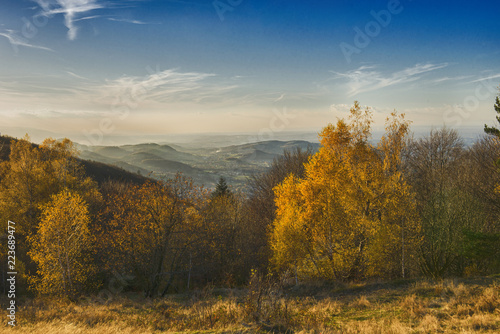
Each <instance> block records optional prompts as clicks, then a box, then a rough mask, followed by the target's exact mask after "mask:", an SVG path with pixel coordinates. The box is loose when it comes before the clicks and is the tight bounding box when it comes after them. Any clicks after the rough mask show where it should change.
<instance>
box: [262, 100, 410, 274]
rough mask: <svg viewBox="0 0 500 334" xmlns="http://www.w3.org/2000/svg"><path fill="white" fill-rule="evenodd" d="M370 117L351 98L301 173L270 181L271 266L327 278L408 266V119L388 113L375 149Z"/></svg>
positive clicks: (401, 269) (389, 271)
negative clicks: (273, 212)
mask: <svg viewBox="0 0 500 334" xmlns="http://www.w3.org/2000/svg"><path fill="white" fill-rule="evenodd" d="M371 123H372V119H371V112H370V111H369V109H366V110H362V109H361V107H360V106H359V104H358V103H357V102H356V103H355V104H354V106H353V108H352V109H351V116H350V119H349V121H345V120H339V121H338V122H337V124H336V125H335V126H334V125H331V124H330V125H328V126H327V127H325V128H324V129H323V131H322V132H321V134H320V138H321V148H320V150H319V152H318V153H316V154H315V155H314V156H313V157H312V158H311V159H310V160H309V162H308V163H307V164H306V165H305V177H304V179H302V180H300V179H297V178H296V177H295V176H294V175H290V176H288V177H287V179H285V181H284V182H283V183H282V184H280V185H278V186H277V187H276V189H275V194H276V206H277V217H276V220H275V222H274V227H273V231H272V235H271V245H272V249H273V254H274V256H273V262H274V264H275V266H276V267H277V268H280V269H282V270H283V269H290V270H295V271H297V272H298V274H299V275H301V276H306V277H311V276H316V277H323V278H329V279H351V278H360V277H365V276H385V277H393V276H401V275H404V272H405V270H408V269H404V268H405V266H404V264H403V263H404V261H406V268H411V265H410V264H412V262H413V261H412V260H413V256H414V249H415V245H416V244H417V243H418V222H417V219H416V216H415V214H414V213H415V207H414V201H413V197H412V194H411V192H410V189H409V186H408V185H407V183H406V181H405V180H404V177H403V175H402V171H401V166H400V165H401V161H400V159H401V151H402V149H403V148H404V144H405V141H404V138H405V136H406V133H407V130H408V123H407V122H406V121H405V120H404V118H403V116H397V115H396V114H393V115H392V118H391V119H389V120H388V126H387V131H386V135H385V136H384V137H383V138H382V140H381V142H380V144H379V147H378V148H375V147H374V146H372V145H371V144H370V141H369V138H370V128H371ZM405 252H406V259H405V260H403V259H404V258H403V254H405Z"/></svg>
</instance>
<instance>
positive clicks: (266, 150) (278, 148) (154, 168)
mask: <svg viewBox="0 0 500 334" xmlns="http://www.w3.org/2000/svg"><path fill="white" fill-rule="evenodd" d="M296 147H300V148H302V149H304V150H305V149H307V148H308V147H311V148H312V149H313V150H314V151H316V150H317V149H318V148H319V144H318V143H311V142H308V141H304V140H294V141H278V140H271V141H263V142H256V143H250V144H242V145H230V146H221V147H213V146H212V145H210V146H209V147H197V148H194V147H192V145H186V146H183V145H182V144H156V143H147V144H137V145H123V146H86V145H78V148H79V150H80V158H82V159H85V160H90V161H97V162H101V163H105V164H110V165H114V166H117V167H120V168H123V169H124V170H126V171H129V172H133V173H138V174H141V175H145V176H146V175H150V176H152V177H154V178H171V177H174V176H175V174H176V173H177V172H182V173H183V174H184V175H185V176H188V177H190V178H192V179H193V180H194V181H195V182H196V183H198V184H203V185H205V186H206V187H208V188H212V187H213V186H214V185H215V184H216V183H217V181H218V179H219V177H220V176H223V177H225V178H226V180H227V182H228V183H229V184H231V185H233V186H234V187H236V188H240V189H241V188H244V186H245V184H246V181H247V180H248V178H249V177H250V176H251V175H253V174H256V173H260V172H263V171H265V170H266V169H267V168H268V167H269V166H270V165H271V164H272V162H273V160H274V159H275V158H276V157H277V156H279V155H281V154H283V151H284V150H285V149H288V150H292V149H294V148H296Z"/></svg>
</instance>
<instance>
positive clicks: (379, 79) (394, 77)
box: [332, 63, 448, 96]
mask: <svg viewBox="0 0 500 334" xmlns="http://www.w3.org/2000/svg"><path fill="white" fill-rule="evenodd" d="M446 66H448V63H442V64H417V65H415V66H413V67H408V68H405V69H404V70H401V71H397V72H393V73H391V74H389V75H384V74H382V73H381V72H380V71H377V70H376V67H375V66H361V67H359V68H358V69H356V70H352V71H348V72H345V73H341V72H334V71H332V73H334V74H336V77H335V79H338V78H342V79H347V80H348V83H347V85H348V87H349V92H348V95H349V96H353V95H356V94H359V93H363V92H369V91H374V90H378V89H381V88H385V87H389V86H393V85H396V84H403V83H407V82H412V81H416V80H418V79H420V78H421V77H420V76H419V75H420V74H423V73H427V72H430V71H434V70H437V69H440V68H444V67H446Z"/></svg>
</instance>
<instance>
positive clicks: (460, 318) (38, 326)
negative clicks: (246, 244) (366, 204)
mask: <svg viewBox="0 0 500 334" xmlns="http://www.w3.org/2000/svg"><path fill="white" fill-rule="evenodd" d="M20 304H21V307H20V308H19V309H18V311H17V317H18V323H17V326H16V327H15V328H13V329H11V328H9V329H6V328H5V327H4V329H3V331H2V332H11V331H12V332H16V333H61V334H66V333H68V334H78V333H92V334H94V333H95V334H111V333H177V332H182V333H271V332H272V333H498V332H499V331H500V277H499V276H493V277H483V278H476V279H455V280H443V281H427V280H406V281H405V280H401V281H392V282H373V283H359V284H355V283H351V284H340V283H338V284H333V283H332V284H325V283H321V284H320V283H317V284H315V283H314V282H313V283H307V284H299V285H298V286H295V285H290V286H287V287H283V286H282V285H280V284H271V283H269V282H265V281H256V282H251V283H250V285H249V287H248V288H245V289H217V288H210V287H209V288H205V289H204V290H200V291H194V292H190V293H184V294H173V295H169V296H167V297H166V298H162V299H146V298H143V297H142V295H140V294H134V293H128V294H123V295H120V296H113V297H112V298H109V299H108V301H107V302H105V303H104V302H103V301H102V299H101V300H100V299H98V298H96V297H93V298H92V297H90V298H85V299H81V300H79V301H77V302H71V301H69V300H68V301H64V300H60V299H54V298H47V299H45V298H36V299H25V300H20ZM9 327H10V326H9Z"/></svg>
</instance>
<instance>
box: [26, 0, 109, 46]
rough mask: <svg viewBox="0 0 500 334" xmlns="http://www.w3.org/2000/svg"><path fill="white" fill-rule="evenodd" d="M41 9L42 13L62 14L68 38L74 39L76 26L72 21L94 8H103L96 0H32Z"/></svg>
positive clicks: (46, 14) (76, 30) (47, 14)
mask: <svg viewBox="0 0 500 334" xmlns="http://www.w3.org/2000/svg"><path fill="white" fill-rule="evenodd" d="M33 1H34V2H36V3H37V4H38V5H39V6H40V7H41V9H42V15H45V16H52V15H56V14H63V15H64V25H65V26H66V27H67V28H68V38H69V39H70V40H74V39H76V36H77V33H78V27H77V26H75V24H74V22H75V21H77V20H78V19H77V16H78V15H81V14H83V13H87V12H90V11H93V10H96V9H101V8H105V6H104V5H103V4H102V3H99V1H98V0H33Z"/></svg>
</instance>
